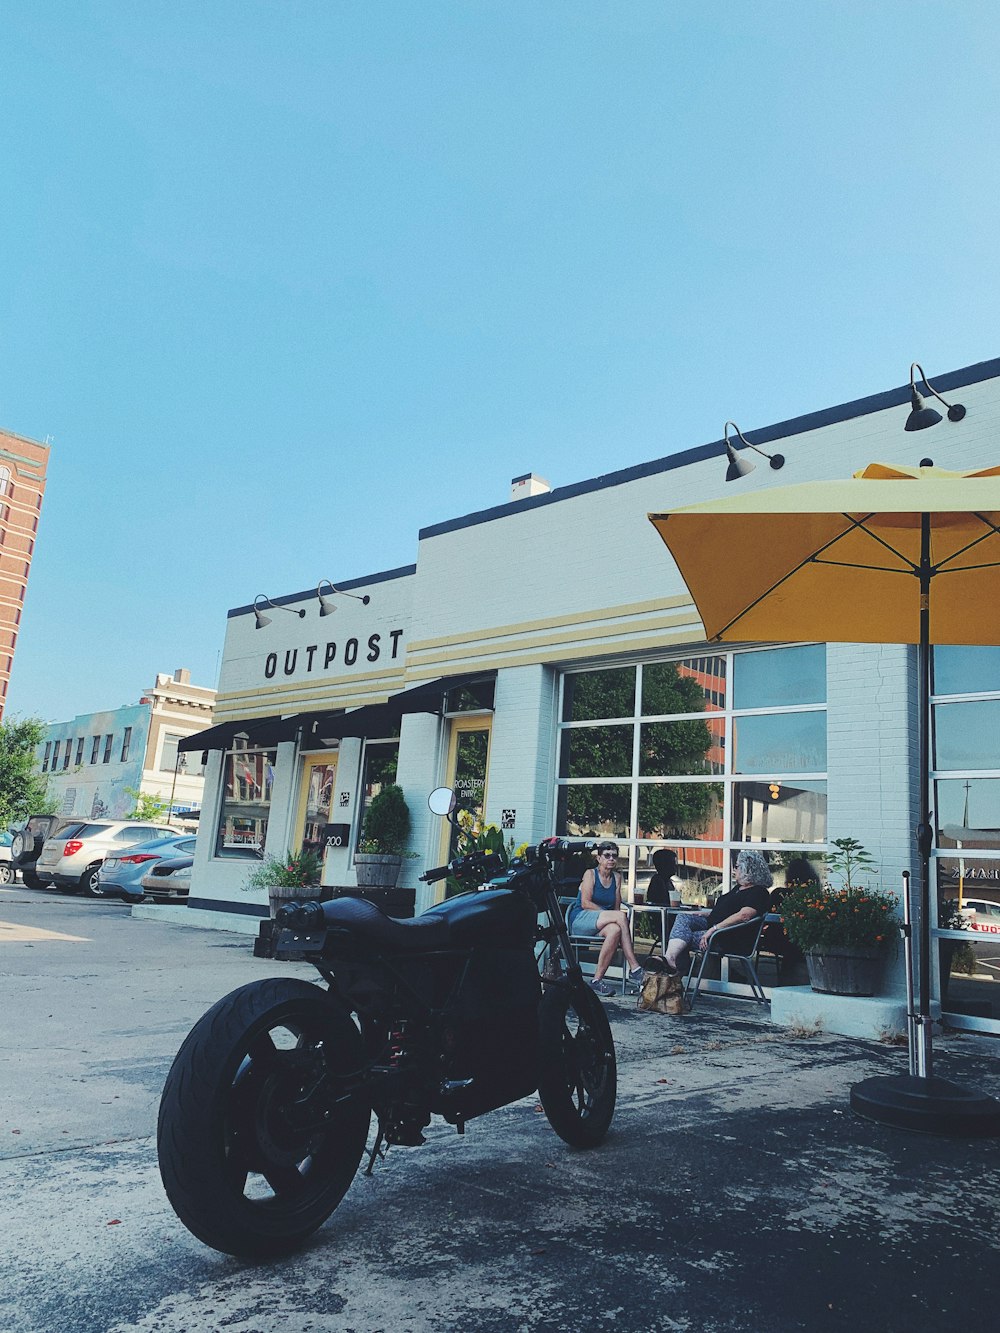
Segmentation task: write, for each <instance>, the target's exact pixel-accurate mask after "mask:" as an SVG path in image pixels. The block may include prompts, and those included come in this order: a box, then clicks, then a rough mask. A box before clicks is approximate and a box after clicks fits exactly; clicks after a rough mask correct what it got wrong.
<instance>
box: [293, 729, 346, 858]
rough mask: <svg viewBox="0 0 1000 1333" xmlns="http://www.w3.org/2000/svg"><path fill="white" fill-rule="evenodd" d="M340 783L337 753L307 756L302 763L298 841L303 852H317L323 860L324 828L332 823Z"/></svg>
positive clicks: (297, 823)
mask: <svg viewBox="0 0 1000 1333" xmlns="http://www.w3.org/2000/svg"><path fill="white" fill-rule="evenodd" d="M336 781H337V756H336V755H335V754H328V753H327V754H307V755H306V756H305V757H304V759H303V761H302V779H301V785H300V788H299V809H298V818H297V820H296V842H297V843H298V845H299V847H300V848H301V849H302V851H304V852H306V851H311V852H316V853H317V855H318V856H319V857H320V859H321V860H322V857H323V851H324V845H323V828H324V826H325V825H326V824H330V823H332V822H333V821H332V812H333V791H334V787H335V786H336Z"/></svg>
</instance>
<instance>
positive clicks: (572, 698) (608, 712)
mask: <svg viewBox="0 0 1000 1333" xmlns="http://www.w3.org/2000/svg"><path fill="white" fill-rule="evenodd" d="M634 713H635V667H621V668H620V669H618V670H616V671H581V672H573V673H571V674H570V675H567V676H566V677H565V684H564V686H563V721H564V722H590V721H593V720H594V719H596V718H604V717H632V716H633V715H634Z"/></svg>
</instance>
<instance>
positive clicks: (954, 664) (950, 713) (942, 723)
mask: <svg viewBox="0 0 1000 1333" xmlns="http://www.w3.org/2000/svg"><path fill="white" fill-rule="evenodd" d="M934 693H935V702H934V758H933V767H934V773H933V779H934V823H935V831H936V835H937V836H936V842H937V846H936V850H935V866H934V868H935V878H936V883H937V929H936V930H935V931H934V934H935V936H936V942H935V947H936V950H937V958H936V962H937V965H938V980H939V985H940V998H941V1008H942V1009H943V1010H944V1011H945V1012H946V1013H947V1014H948V1015H949V1021H951V1022H952V1023H953V1024H956V1025H958V1026H963V1027H982V1028H986V1029H987V1030H990V1031H997V1030H998V1027H1000V998H997V997H996V995H995V992H997V990H998V986H997V983H998V982H1000V748H998V746H997V739H996V738H997V736H998V735H1000V649H997V648H982V647H969V648H956V647H950V646H949V647H946V648H940V647H939V648H935V649H934ZM970 694H979V695H987V694H993V695H994V696H995V697H994V698H992V699H991V698H982V699H971V700H970V699H965V698H962V697H961V696H966V695H970ZM948 695H957V696H960V697H959V698H956V699H948V698H947V696H948Z"/></svg>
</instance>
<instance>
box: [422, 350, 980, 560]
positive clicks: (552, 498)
mask: <svg viewBox="0 0 1000 1333" xmlns="http://www.w3.org/2000/svg"><path fill="white" fill-rule="evenodd" d="M998 376H1000V358H994V359H993V360H992V361H978V362H977V363H976V364H975V365H972V366H965V367H964V368H963V369H962V370H952V371H948V372H947V373H946V374H943V375H940V374H938V375H933V382H934V387H935V388H936V389H938V390H940V392H941V393H947V392H949V390H954V389H964V388H966V387H967V386H968V385H970V384H981V383H982V382H983V381H984V380H990V379H995V378H997V377H998ZM909 401H910V385H909V381H907V383H906V384H902V385H900V386H899V388H897V389H886V390H885V391H884V392H882V393H876V394H871V395H869V396H868V397H867V398H855V399H853V400H852V401H851V402H849V403H841V404H839V405H838V406H836V407H824V408H822V409H821V410H820V411H819V412H808V413H806V415H805V416H801V417H791V418H789V420H788V421H779V422H777V423H775V425H773V426H751V427H749V428H748V429H747V431H746V434H748V435H752V436H753V437H754V438H753V442H754V444H761V445H766V444H772V443H774V442H775V441H776V440H785V439H788V437H789V436H791V435H802V434H804V433H805V432H806V431H809V430H819V429H820V427H822V426H833V425H836V424H837V423H839V422H841V421H850V420H852V418H854V417H864V416H869V415H870V414H871V413H873V412H884V411H885V410H886V409H887V408H890V407H902V406H904V405H905V404H906V403H908V402H909ZM725 452H726V448H725V444H724V442H723V441H722V440H721V439H720V440H713V442H712V443H711V444H701V445H698V446H697V447H696V448H694V449H684V450H682V451H681V452H680V453H677V454H671V455H670V456H669V457H667V458H656V459H654V460H653V461H652V462H649V463H639V464H637V465H635V466H634V467H628V468H622V469H621V470H620V471H618V472H607V473H604V475H603V476H600V477H592V478H590V480H589V481H578V482H574V483H572V484H571V485H569V486H558V487H556V489H555V490H552V491H548V492H547V493H546V494H543V495H530V496H527V497H526V498H525V499H523V500H509V501H507V502H506V503H505V504H502V505H494V506H493V507H492V508H490V509H479V510H477V511H476V512H475V513H473V514H465V515H464V516H463V517H462V518H451V519H447V520H446V521H445V522H443V523H432V524H431V525H430V526H429V527H426V528H421V529H420V531H419V532H418V534H417V537H418V540H419V541H424V540H425V539H426V538H428V537H442V536H444V534H445V533H448V532H457V531H459V530H460V529H461V528H471V527H474V526H475V525H476V524H477V523H491V522H493V520H494V519H497V518H506V517H507V516H508V515H510V514H520V513H523V512H524V511H525V510H526V509H538V508H540V507H541V506H543V505H550V504H558V503H559V501H560V500H571V499H573V498H574V497H575V496H578V495H586V494H587V493H588V492H590V491H602V490H605V489H607V488H608V487H610V486H622V485H624V484H625V483H627V482H630V481H639V480H641V478H643V477H652V476H655V475H656V474H658V473H662V472H672V471H674V469H675V468H680V467H687V466H688V464H689V463H702V462H704V461H705V460H706V459H709V458H715V457H721V456H722V455H724V454H725ZM526 475H529V476H530V475H531V474H530V473H528V474H526Z"/></svg>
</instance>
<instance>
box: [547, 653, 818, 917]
mask: <svg viewBox="0 0 1000 1333" xmlns="http://www.w3.org/2000/svg"><path fill="white" fill-rule="evenodd" d="M751 659H752V660H751ZM730 680H732V681H733V685H730V684H729V681H730ZM734 690H735V692H736V700H737V704H738V706H739V708H740V709H741V710H746V711H745V713H743V714H742V715H739V716H734V705H733V702H732V698H733V693H734ZM637 699H638V703H639V707H638V716H637V715H636V707H635V705H636V701H637ZM825 700H826V649H825V647H824V646H823V645H822V644H820V645H816V646H813V645H802V646H801V647H800V646H798V645H796V646H795V647H792V648H780V649H765V650H752V651H748V652H740V653H721V652H716V653H707V652H706V653H705V654H704V655H701V656H689V657H685V658H679V659H677V660H676V661H667V662H643V663H641V664H636V665H634V666H631V667H616V668H614V669H612V670H607V671H600V670H597V671H587V672H580V673H578V674H577V673H567V675H565V676H564V678H563V710H562V717H563V722H562V725H561V727H560V735H559V778H558V781H557V824H556V829H555V832H556V833H558V834H560V835H563V834H566V835H583V834H588V835H591V836H609V837H614V838H617V839H618V840H619V842H620V844H621V845H622V850H623V852H624V851H625V843H626V842H629V843H632V842H636V841H638V842H639V843H640V845H638V846H635V847H634V849H633V851H632V853H631V855H632V872H631V880H632V881H634V887H636V888H638V887H640V886H641V884H642V883H645V880H646V878H648V875H649V873H651V872H650V871H649V862H648V857H649V854H650V853H651V852H652V851H655V850H656V848H657V846H662V845H664V844H666V843H670V844H672V845H673V846H674V847H675V850H676V851H677V853H678V855H679V856H681V857H682V859H683V858H687V860H688V861H689V862H692V863H694V864H696V865H697V866H699V867H700V868H701V869H702V870H704V872H705V875H707V874H709V873H710V874H711V875H712V876H714V880H713V881H712V882H713V883H714V884H715V885H718V884H720V883H722V884H728V882H729V873H730V864H729V863H730V857H729V852H730V845H731V843H733V842H735V843H743V844H746V843H754V844H761V843H763V844H767V843H770V844H773V845H774V846H775V849H776V850H777V848H778V847H781V848H782V849H788V850H789V851H790V850H791V849H792V848H794V846H795V839H797V838H798V839H799V844H798V845H799V846H800V847H801V849H802V851H806V850H807V849H809V848H811V847H815V846H816V844H817V843H822V842H823V841H824V840H825V838H826V786H825V783H824V781H823V778H824V777H825V770H826V763H827V759H826V710H825ZM765 709H768V710H770V711H768V712H765V711H764V710H765ZM750 710H753V711H752V712H751V711H750ZM735 735H738V737H739V741H740V745H739V749H738V758H739V763H738V764H736V763H735V761H734V759H733V758H731V757H730V756H731V754H732V753H733V752H734V750H735V748H736V747H735V745H734V736H735ZM734 772H744V773H749V774H753V775H758V774H759V775H760V779H759V781H757V780H751V781H749V782H747V781H739V780H737V779H736V778H735V777H734ZM798 773H801V774H808V775H809V776H808V779H805V778H803V779H798V780H795V781H794V782H789V781H788V780H787V779H789V778H791V777H792V775H794V774H798ZM775 775H777V777H776V776H775ZM775 782H778V783H779V784H780V786H779V789H778V794H777V796H773V795H772V794H771V786H772V784H773V783H775ZM765 798H766V803H765ZM730 808H732V810H733V819H732V821H730V822H729V823H728V824H727V820H728V819H729V812H730ZM765 812H766V819H765ZM627 830H631V832H627ZM642 844H645V845H642ZM650 844H652V845H650ZM699 873H700V872H699ZM630 882H631V881H630ZM699 882H701V883H702V887H704V883H705V882H707V881H705V878H704V875H702V879H701V881H699ZM691 896H692V898H693V900H694V901H704V896H705V895H704V893H697V892H696V888H695V887H694V886H692V889H691Z"/></svg>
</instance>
